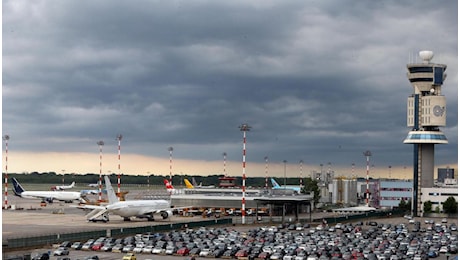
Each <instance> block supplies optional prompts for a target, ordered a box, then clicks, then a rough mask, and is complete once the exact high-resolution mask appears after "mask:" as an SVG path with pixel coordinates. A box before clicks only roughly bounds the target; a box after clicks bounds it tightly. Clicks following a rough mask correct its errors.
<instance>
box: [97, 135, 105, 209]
mask: <svg viewBox="0 0 460 260" xmlns="http://www.w3.org/2000/svg"><path fill="white" fill-rule="evenodd" d="M97 145H98V146H99V201H102V146H103V145H104V141H102V140H101V141H99V142H97Z"/></svg>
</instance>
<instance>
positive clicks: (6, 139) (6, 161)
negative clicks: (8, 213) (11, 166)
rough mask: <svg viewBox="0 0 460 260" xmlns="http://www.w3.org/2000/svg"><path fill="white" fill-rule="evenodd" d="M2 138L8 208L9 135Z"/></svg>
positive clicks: (6, 206)
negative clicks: (3, 142)
mask: <svg viewBox="0 0 460 260" xmlns="http://www.w3.org/2000/svg"><path fill="white" fill-rule="evenodd" d="M3 140H4V141H5V207H4V209H8V140H10V136H9V135H4V136H3Z"/></svg>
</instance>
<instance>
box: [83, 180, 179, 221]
mask: <svg viewBox="0 0 460 260" xmlns="http://www.w3.org/2000/svg"><path fill="white" fill-rule="evenodd" d="M104 179H105V186H106V189H107V197H108V200H109V204H107V205H105V206H97V205H83V206H76V207H78V208H81V209H92V211H91V212H90V213H88V214H87V215H86V219H87V220H88V221H97V220H102V221H104V222H107V221H109V213H110V214H115V215H118V216H120V217H122V218H123V219H124V220H125V221H129V220H130V218H131V217H137V218H147V219H148V220H149V221H153V220H154V219H153V215H154V214H160V216H161V217H162V218H163V219H167V218H169V217H171V216H172V215H173V209H172V208H171V204H170V203H169V201H166V200H130V201H119V200H118V197H117V196H116V194H115V191H114V190H113V187H112V184H111V183H110V180H109V177H107V176H104ZM99 217H102V219H98V218H99Z"/></svg>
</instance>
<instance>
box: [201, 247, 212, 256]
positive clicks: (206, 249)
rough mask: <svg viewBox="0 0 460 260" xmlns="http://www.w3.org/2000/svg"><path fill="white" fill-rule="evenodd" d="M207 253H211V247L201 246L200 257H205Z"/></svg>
mask: <svg viewBox="0 0 460 260" xmlns="http://www.w3.org/2000/svg"><path fill="white" fill-rule="evenodd" d="M209 254H211V249H209V248H203V249H202V250H201V251H200V257H207V256H208V255H209Z"/></svg>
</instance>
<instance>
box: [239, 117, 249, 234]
mask: <svg viewBox="0 0 460 260" xmlns="http://www.w3.org/2000/svg"><path fill="white" fill-rule="evenodd" d="M250 128H251V127H250V126H249V125H247V124H242V125H241V126H240V131H243V185H242V198H241V224H243V225H244V224H246V222H245V216H246V131H249V130H250Z"/></svg>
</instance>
